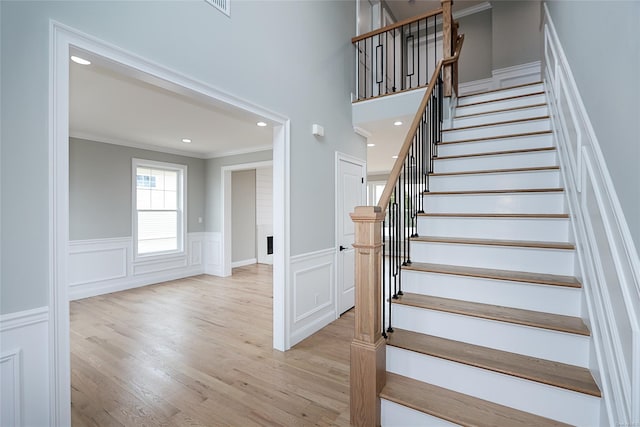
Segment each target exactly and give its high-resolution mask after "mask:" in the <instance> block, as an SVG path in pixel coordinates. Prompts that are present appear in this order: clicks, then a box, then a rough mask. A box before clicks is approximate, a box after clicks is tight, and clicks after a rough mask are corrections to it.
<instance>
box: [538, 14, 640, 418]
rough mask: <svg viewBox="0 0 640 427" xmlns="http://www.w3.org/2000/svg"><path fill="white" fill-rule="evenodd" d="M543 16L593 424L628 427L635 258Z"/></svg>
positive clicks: (638, 345)
mask: <svg viewBox="0 0 640 427" xmlns="http://www.w3.org/2000/svg"><path fill="white" fill-rule="evenodd" d="M544 11H545V21H546V24H545V38H544V41H545V46H544V48H545V56H544V57H545V61H546V64H545V81H546V89H547V95H548V100H549V106H550V111H551V117H552V126H553V129H554V136H555V138H556V143H557V145H558V153H559V156H558V157H559V160H560V163H561V172H562V174H563V181H564V183H565V186H566V190H567V191H566V194H567V201H568V206H569V210H570V212H571V216H572V218H573V221H572V225H573V228H574V230H573V231H574V235H575V239H576V252H577V255H578V261H579V274H580V275H581V276H582V281H583V288H584V293H585V301H586V310H587V313H588V318H589V323H590V329H591V332H592V338H593V340H592V342H593V345H592V354H594V355H595V358H592V362H591V370H592V372H594V375H595V376H596V380H597V381H598V384H599V385H600V388H601V390H602V394H603V405H602V407H603V409H604V410H605V413H603V414H602V416H601V420H600V422H601V423H603V424H608V425H632V424H633V423H635V422H637V421H638V420H639V419H640V319H639V316H640V259H639V258H638V252H637V250H636V247H635V244H634V242H633V239H632V237H631V233H630V231H629V228H628V225H627V220H626V219H625V216H624V212H623V210H622V208H621V205H620V202H619V200H618V197H617V195H616V191H615V187H614V185H613V182H612V180H611V176H610V174H609V172H608V168H607V164H606V162H605V159H604V156H603V155H602V151H601V149H600V143H599V141H598V138H597V136H596V133H595V131H594V129H593V126H592V124H591V121H590V119H589V116H588V114H587V110H586V107H585V105H584V102H583V101H582V97H581V95H580V92H579V90H578V87H577V84H576V82H575V80H574V77H573V73H572V71H571V67H570V64H569V62H568V60H567V58H566V56H565V53H564V49H563V48H562V45H561V44H560V40H559V38H558V35H557V33H556V30H555V28H554V24H553V21H552V19H551V17H550V15H549V10H548V9H547V5H546V4H545V5H544ZM563 100H564V102H562V101H563ZM565 105H566V106H567V107H568V110H567V108H565ZM569 129H573V130H574V132H569ZM623 340H627V342H625V341H623ZM628 340H630V341H631V342H628ZM625 344H626V345H625Z"/></svg>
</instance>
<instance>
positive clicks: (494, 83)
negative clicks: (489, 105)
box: [458, 61, 542, 96]
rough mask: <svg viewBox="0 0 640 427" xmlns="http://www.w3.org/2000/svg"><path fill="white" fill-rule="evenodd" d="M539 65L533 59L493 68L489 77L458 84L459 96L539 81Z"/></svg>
mask: <svg viewBox="0 0 640 427" xmlns="http://www.w3.org/2000/svg"><path fill="white" fill-rule="evenodd" d="M541 67H542V63H541V62H540V61H534V62H528V63H526V64H520V65H514V66H512V67H506V68H499V69H496V70H493V71H492V72H491V77H488V78H486V79H479V80H472V81H470V82H464V83H460V84H459V85H458V91H459V92H460V94H459V96H463V95H469V94H473V93H481V92H486V91H489V90H495V89H503V88H508V87H511V86H517V85H521V84H526V83H535V82H539V81H541V80H542V77H541Z"/></svg>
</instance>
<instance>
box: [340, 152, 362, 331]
mask: <svg viewBox="0 0 640 427" xmlns="http://www.w3.org/2000/svg"><path fill="white" fill-rule="evenodd" d="M341 161H345V162H349V163H354V164H356V165H358V166H360V167H361V168H362V176H363V178H364V182H363V183H362V195H361V205H362V206H364V205H366V204H367V162H366V160H363V159H359V158H357V157H354V156H351V155H349V154H345V153H341V152H339V151H336V157H335V169H334V194H335V197H334V208H333V211H334V224H335V230H334V242H335V245H334V246H335V254H334V261H333V263H334V265H335V266H336V268H335V295H336V301H335V312H336V319H337V318H339V317H340V315H341V314H342V313H340V300H339V298H340V289H341V288H342V280H341V276H342V271H340V268H339V266H340V264H339V263H338V256H339V255H340V249H339V246H340V240H339V238H340V235H339V232H340V227H339V221H340V212H338V205H339V202H338V195H339V190H338V187H339V184H340V182H339V175H338V174H339V171H340V168H339V165H340V162H341Z"/></svg>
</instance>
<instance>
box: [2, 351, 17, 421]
mask: <svg viewBox="0 0 640 427" xmlns="http://www.w3.org/2000/svg"><path fill="white" fill-rule="evenodd" d="M20 354H21V350H20V349H19V348H18V349H14V350H10V351H7V352H3V353H2V355H0V378H1V379H2V384H1V385H0V387H1V388H0V390H1V391H0V425H2V426H21V425H22V399H21V396H22V384H21V382H20V376H21V375H20V372H21V365H20V363H21V357H20Z"/></svg>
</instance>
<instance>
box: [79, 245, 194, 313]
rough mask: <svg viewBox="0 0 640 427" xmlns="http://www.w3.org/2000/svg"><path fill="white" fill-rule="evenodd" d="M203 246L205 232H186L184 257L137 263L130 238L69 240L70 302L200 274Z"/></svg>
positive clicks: (154, 259) (139, 261) (168, 257)
mask: <svg viewBox="0 0 640 427" xmlns="http://www.w3.org/2000/svg"><path fill="white" fill-rule="evenodd" d="M205 246H206V245H205V233H188V234H187V241H186V252H185V254H183V255H178V256H166V257H159V258H156V257H154V258H153V259H149V260H137V261H136V260H134V257H133V239H132V237H123V238H111V239H92V240H74V241H70V242H69V299H70V300H76V299H80V298H87V297H91V296H96V295H102V294H107V293H110V292H117V291H122V290H125V289H132V288H136V287H140V286H146V285H150V284H152V283H159V282H164V281H167V280H175V279H180V278H183V277H189V276H194V275H197V274H202V273H204V272H205V266H204V265H203V262H202V260H203V259H206V258H205V256H204V254H203V251H204V248H205Z"/></svg>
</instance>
